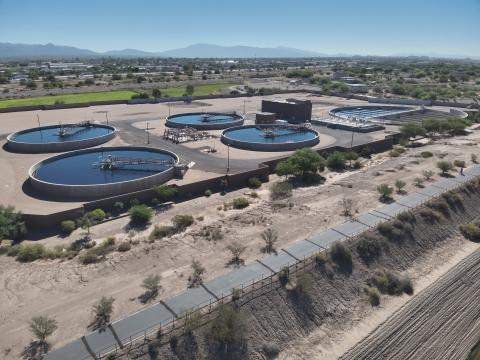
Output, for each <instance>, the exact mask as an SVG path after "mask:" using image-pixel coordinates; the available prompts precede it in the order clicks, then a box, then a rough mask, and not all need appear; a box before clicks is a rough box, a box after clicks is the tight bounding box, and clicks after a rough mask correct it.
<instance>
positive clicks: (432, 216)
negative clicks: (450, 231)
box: [419, 208, 441, 223]
mask: <svg viewBox="0 0 480 360" xmlns="http://www.w3.org/2000/svg"><path fill="white" fill-rule="evenodd" d="M419 214H420V216H421V217H422V218H424V219H425V220H426V221H428V222H430V223H434V222H438V221H440V219H441V215H440V214H439V213H438V212H436V211H434V210H432V209H430V208H423V209H420V211H419Z"/></svg>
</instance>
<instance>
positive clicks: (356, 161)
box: [352, 160, 362, 169]
mask: <svg viewBox="0 0 480 360" xmlns="http://www.w3.org/2000/svg"><path fill="white" fill-rule="evenodd" d="M352 167H353V168H354V169H360V168H361V167H362V162H361V161H360V160H355V161H354V162H353V165H352Z"/></svg>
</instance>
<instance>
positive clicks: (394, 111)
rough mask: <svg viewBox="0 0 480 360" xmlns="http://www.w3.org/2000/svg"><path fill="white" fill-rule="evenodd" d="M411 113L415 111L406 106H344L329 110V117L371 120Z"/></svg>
mask: <svg viewBox="0 0 480 360" xmlns="http://www.w3.org/2000/svg"><path fill="white" fill-rule="evenodd" d="M412 111H415V109H413V108H411V107H406V106H370V105H367V106H344V107H338V108H335V109H332V110H330V115H332V116H336V117H340V118H343V119H348V118H352V117H355V118H358V119H371V118H383V117H388V116H395V115H401V114H405V113H409V112H412Z"/></svg>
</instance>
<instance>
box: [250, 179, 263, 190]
mask: <svg viewBox="0 0 480 360" xmlns="http://www.w3.org/2000/svg"><path fill="white" fill-rule="evenodd" d="M248 186H249V187H250V188H252V189H258V188H259V187H260V186H262V182H261V181H260V180H259V179H258V178H257V177H251V178H250V179H248Z"/></svg>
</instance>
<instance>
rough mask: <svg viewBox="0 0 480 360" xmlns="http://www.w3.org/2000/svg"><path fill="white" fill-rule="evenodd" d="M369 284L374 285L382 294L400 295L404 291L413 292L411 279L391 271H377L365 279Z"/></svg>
mask: <svg viewBox="0 0 480 360" xmlns="http://www.w3.org/2000/svg"><path fill="white" fill-rule="evenodd" d="M367 283H368V285H369V286H374V287H376V288H377V289H378V290H379V291H380V292H381V293H382V294H389V295H397V296H398V295H401V294H403V293H404V292H405V293H407V294H413V286H412V284H411V281H410V280H409V279H407V278H403V277H401V276H400V275H398V274H396V273H394V272H391V271H383V272H378V273H377V274H375V275H374V276H372V277H371V278H370V279H369V280H368V281H367Z"/></svg>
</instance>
